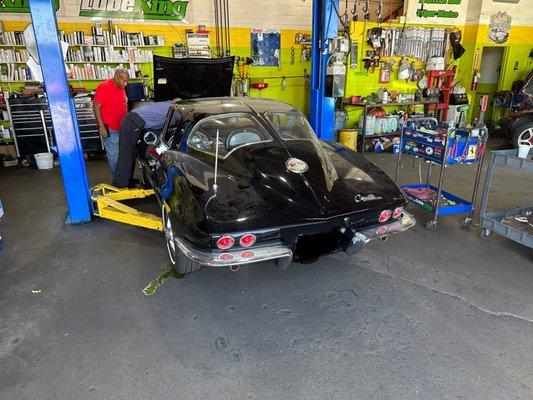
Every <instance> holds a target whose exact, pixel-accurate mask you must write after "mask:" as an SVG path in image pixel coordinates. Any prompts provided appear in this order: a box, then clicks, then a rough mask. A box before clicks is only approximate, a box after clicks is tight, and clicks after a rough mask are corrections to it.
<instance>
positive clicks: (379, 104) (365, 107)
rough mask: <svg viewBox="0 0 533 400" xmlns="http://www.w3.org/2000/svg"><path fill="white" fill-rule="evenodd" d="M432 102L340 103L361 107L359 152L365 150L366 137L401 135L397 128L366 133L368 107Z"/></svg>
mask: <svg viewBox="0 0 533 400" xmlns="http://www.w3.org/2000/svg"><path fill="white" fill-rule="evenodd" d="M432 103H434V102H428V101H409V102H401V103H364V102H360V103H352V102H351V101H350V99H344V100H343V102H342V104H343V105H344V106H355V107H361V108H363V128H362V132H361V133H360V134H358V135H357V141H358V142H359V141H360V142H361V147H360V149H361V150H360V151H361V153H364V152H365V140H368V139H375V138H379V137H395V136H396V137H398V136H400V135H401V133H402V132H401V130H397V131H396V132H390V133H376V134H373V135H366V134H365V132H366V120H367V116H368V109H369V108H373V107H407V106H419V105H426V104H432ZM357 147H359V146H357Z"/></svg>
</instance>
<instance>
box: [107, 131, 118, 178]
mask: <svg viewBox="0 0 533 400" xmlns="http://www.w3.org/2000/svg"><path fill="white" fill-rule="evenodd" d="M104 147H105V153H106V155H107V162H108V163H109V169H110V170H111V177H113V176H114V174H115V168H116V166H117V159H118V131H114V130H111V129H110V130H109V134H108V135H107V137H105V138H104Z"/></svg>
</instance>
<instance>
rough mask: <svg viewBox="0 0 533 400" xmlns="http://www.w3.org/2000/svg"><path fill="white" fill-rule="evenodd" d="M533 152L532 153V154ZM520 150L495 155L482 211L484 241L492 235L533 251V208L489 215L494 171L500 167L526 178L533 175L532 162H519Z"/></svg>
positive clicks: (528, 160) (520, 159)
mask: <svg viewBox="0 0 533 400" xmlns="http://www.w3.org/2000/svg"><path fill="white" fill-rule="evenodd" d="M531 152H532V151H531V150H530V153H531ZM517 153H518V150H498V151H493V152H492V158H491V160H490V164H489V168H488V169H487V176H486V178H485V186H484V188H483V198H482V200H481V208H480V210H479V218H480V221H481V225H482V227H483V230H482V232H481V237H482V238H483V239H487V238H488V237H489V236H490V234H491V233H492V232H495V233H497V234H499V235H502V236H505V237H506V238H508V239H511V240H514V241H515V242H518V243H520V244H523V245H525V246H528V247H530V248H533V206H530V207H523V208H514V209H512V210H507V211H494V212H487V203H488V200H489V194H490V187H491V185H492V175H493V173H494V167H495V166H497V165H500V166H502V167H505V168H510V169H514V170H517V171H520V172H523V173H526V174H533V160H532V159H531V158H518V156H517Z"/></svg>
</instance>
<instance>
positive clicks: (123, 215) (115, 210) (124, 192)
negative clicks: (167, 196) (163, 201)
mask: <svg viewBox="0 0 533 400" xmlns="http://www.w3.org/2000/svg"><path fill="white" fill-rule="evenodd" d="M153 195H155V191H154V190H153V189H127V188H124V189H120V188H117V187H115V186H112V185H109V184H106V183H100V184H98V185H96V186H93V187H92V190H91V199H92V201H93V209H94V211H93V214H94V215H96V216H97V217H100V218H105V219H111V220H113V221H117V222H122V223H123V224H129V225H134V226H141V227H143V228H148V229H154V230H156V231H162V230H163V221H162V219H161V217H159V216H156V215H154V214H149V213H144V212H141V211H138V210H136V209H135V208H132V207H130V206H127V205H125V204H123V203H121V201H124V200H133V199H143V198H145V197H150V196H153Z"/></svg>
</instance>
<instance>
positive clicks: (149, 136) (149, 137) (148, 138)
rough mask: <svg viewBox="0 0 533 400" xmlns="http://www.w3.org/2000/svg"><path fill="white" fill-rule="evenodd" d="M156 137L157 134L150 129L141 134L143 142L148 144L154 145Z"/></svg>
mask: <svg viewBox="0 0 533 400" xmlns="http://www.w3.org/2000/svg"><path fill="white" fill-rule="evenodd" d="M158 139H159V138H158V137H157V135H156V134H155V133H154V132H152V131H147V132H146V133H145V134H144V135H143V140H144V143H146V144H147V145H149V146H155V145H156V143H157V141H158Z"/></svg>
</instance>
